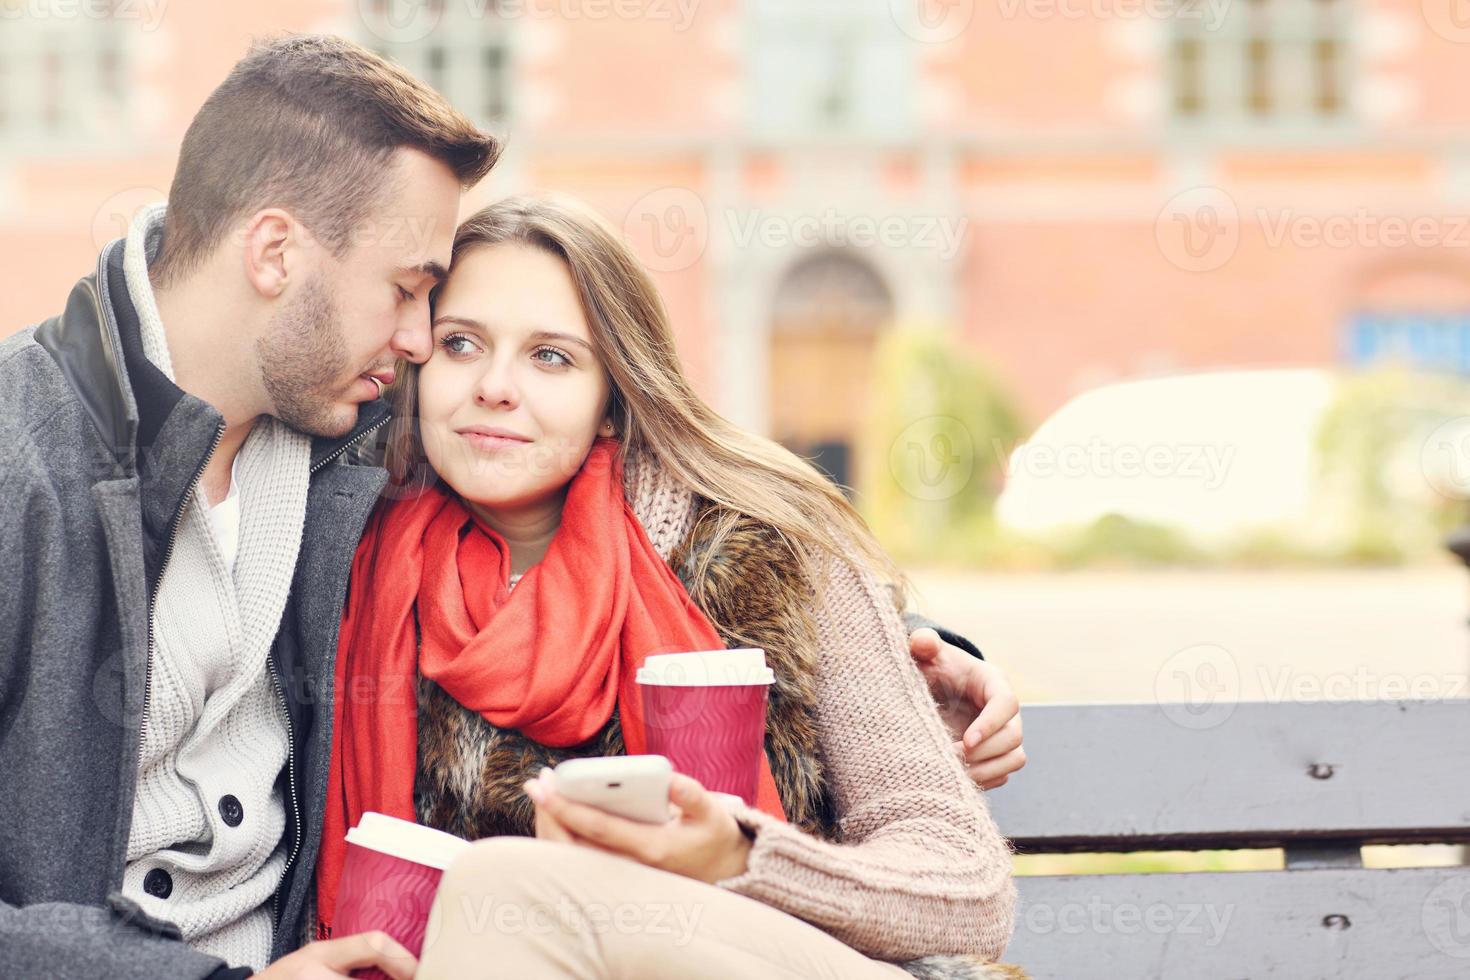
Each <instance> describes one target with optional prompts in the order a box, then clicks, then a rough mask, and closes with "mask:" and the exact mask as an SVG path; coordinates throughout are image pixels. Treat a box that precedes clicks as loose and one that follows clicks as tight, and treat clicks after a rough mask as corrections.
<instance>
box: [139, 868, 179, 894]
mask: <svg viewBox="0 0 1470 980" xmlns="http://www.w3.org/2000/svg"><path fill="white" fill-rule="evenodd" d="M143 890H144V891H145V892H147V893H148V894H150V895H152V896H153V897H154V898H168V897H169V896H170V895H172V894H173V891H174V880H173V878H171V877H169V873H168V872H167V871H165V870H163V869H162V868H154V869H153V870H152V871H150V872H148V874H146V875H144V877H143Z"/></svg>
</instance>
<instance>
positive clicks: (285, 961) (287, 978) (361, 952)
mask: <svg viewBox="0 0 1470 980" xmlns="http://www.w3.org/2000/svg"><path fill="white" fill-rule="evenodd" d="M369 966H375V967H377V968H378V969H380V970H382V971H383V972H384V973H386V974H388V976H390V977H392V978H393V980H413V975H414V974H415V973H417V972H418V968H419V961H418V960H417V959H415V958H414V955H413V954H412V953H410V952H409V951H408V950H406V949H404V948H403V947H402V946H401V945H399V944H398V943H397V942H396V941H395V940H394V939H393V937H392V936H390V935H388V934H387V933H386V932H360V933H358V934H357V935H355V936H341V937H339V938H337V939H323V940H320V941H319V942H314V943H309V944H307V945H305V946H303V947H301V948H300V949H298V950H297V951H296V952H294V953H292V954H290V955H289V956H282V957H281V958H280V959H278V960H276V961H275V962H274V963H272V964H271V965H270V966H268V967H266V968H265V969H264V970H263V971H261V972H260V973H257V974H256V975H255V976H256V977H258V978H259V980H348V975H349V974H350V973H351V972H352V971H353V970H357V969H361V968H363V967H369Z"/></svg>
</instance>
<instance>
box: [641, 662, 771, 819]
mask: <svg viewBox="0 0 1470 980" xmlns="http://www.w3.org/2000/svg"><path fill="white" fill-rule="evenodd" d="M774 680H775V676H774V675H773V674H772V673H771V669H770V668H769V667H767V666H766V659H765V651H763V650H756V649H743V650H708V651H697V652H694V653H671V654H661V655H658V656H653V657H648V658H647V659H646V660H644V662H643V666H642V667H641V668H639V670H638V684H639V687H640V689H641V690H642V692H643V721H644V727H645V729H646V731H647V734H648V751H649V752H650V753H652V754H655V755H662V756H665V757H667V758H668V760H669V762H671V763H672V764H673V766H674V769H675V770H676V771H678V772H682V773H684V774H685V775H688V776H692V777H694V778H695V779H697V780H699V782H700V784H701V785H703V786H704V788H705V789H707V790H711V791H712V792H716V793H729V794H731V795H733V796H738V797H740V799H742V800H744V801H745V802H746V803H747V804H750V805H754V803H755V796H756V788H757V786H758V785H759V783H760V771H761V757H762V755H763V753H764V751H765V739H766V704H767V700H768V695H769V691H770V686H771V684H772V683H773V682H774Z"/></svg>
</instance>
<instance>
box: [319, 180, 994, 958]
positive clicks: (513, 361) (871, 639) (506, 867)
mask: <svg viewBox="0 0 1470 980" xmlns="http://www.w3.org/2000/svg"><path fill="white" fill-rule="evenodd" d="M433 337H434V353H433V355H432V356H431V357H430V358H429V360H428V362H427V363H425V364H424V365H423V366H422V368H420V369H419V370H418V371H417V373H416V377H415V375H414V373H409V374H407V375H406V376H405V378H404V381H403V383H402V385H401V387H400V390H399V391H398V392H397V397H398V398H399V399H400V404H399V406H398V407H399V409H400V411H399V413H398V415H399V418H400V419H402V420H404V421H403V422H402V423H401V429H400V431H399V432H397V433H395V434H394V436H393V437H392V438H391V439H390V460H389V463H390V471H391V472H392V473H393V475H394V477H395V480H396V485H398V486H399V487H400V488H401V489H402V490H403V492H402V493H401V494H400V495H398V497H397V499H395V500H393V501H390V502H388V503H386V504H385V505H384V506H382V507H380V509H379V511H378V513H377V514H375V516H374V518H373V520H372V522H371V523H370V524H369V527H368V530H367V532H366V534H365V536H364V539H363V542H362V544H361V546H360V547H359V549H358V552H357V556H356V559H355V560H354V563H353V571H352V585H351V590H350V595H349V598H348V606H347V610H346V614H345V618H344V623H343V628H342V634H341V644H340V648H339V657H338V682H339V690H340V691H342V692H344V696H342V697H340V698H339V699H338V704H337V719H336V729H335V731H336V733H337V742H336V745H335V747H334V756H333V763H332V779H331V786H330V789H329V798H328V811H327V822H326V826H325V827H324V829H323V840H324V844H323V853H322V860H321V865H320V869H319V896H318V898H319V908H318V913H319V920H320V924H321V928H322V931H328V930H329V928H330V923H331V918H332V915H333V913H334V909H335V886H336V882H337V879H338V876H339V875H340V870H341V860H342V850H343V847H342V845H341V843H340V841H341V836H342V834H343V832H344V831H345V829H346V828H347V827H348V826H351V825H352V824H354V823H355V822H356V820H357V818H358V817H359V815H360V814H361V813H362V812H363V811H364V810H378V811H381V812H386V813H390V814H393V815H395V816H400V817H404V818H406V819H415V818H417V819H420V820H421V821H422V822H424V823H427V824H429V825H431V826H436V827H439V828H441V829H444V830H448V831H451V832H453V833H457V834H460V835H461V836H464V837H467V838H485V837H489V838H491V839H489V840H483V841H480V842H479V843H477V844H475V845H474V846H473V847H472V848H471V849H470V851H469V852H468V853H467V854H466V856H465V858H463V859H462V860H461V861H460V862H458V863H457V864H456V865H454V866H452V867H451V868H450V869H449V871H448V872H447V873H446V875H445V878H444V882H443V884H442V886H441V889H440V892H439V896H438V899H437V901H436V905H435V912H434V915H433V917H432V919H431V922H430V928H429V937H428V940H427V941H426V943H425V949H424V954H423V959H422V963H421V968H420V973H419V976H421V977H436V976H453V977H471V976H510V977H539V976H563V975H564V976H608V975H616V976H636V977H649V978H651V977H658V976H670V977H675V976H677V977H685V976H691V975H719V976H760V977H766V976H770V975H771V974H772V973H773V972H776V973H780V972H781V971H782V970H784V971H786V972H787V973H788V974H791V975H803V976H807V975H822V974H826V975H832V976H842V977H868V976H872V977H882V976H903V975H905V970H904V969H903V968H901V967H900V966H899V965H897V964H906V965H907V967H908V970H909V972H912V973H917V974H920V975H923V976H931V977H934V976H945V977H947V976H955V977H975V976H1003V975H1004V976H1013V975H1017V974H1013V973H1010V972H1007V971H1008V968H1004V967H1000V968H997V967H991V966H987V965H986V964H987V963H988V961H990V960H993V959H994V958H995V957H996V956H998V955H999V954H1000V953H1001V951H1002V950H1003V949H1004V947H1005V943H1006V940H1007V938H1008V936H1009V934H1010V931H1011V926H1012V920H1013V914H1014V901H1015V899H1014V886H1013V885H1012V883H1011V880H1010V853H1009V849H1008V847H1007V844H1006V842H1005V840H1004V839H1003V838H1002V837H1001V836H1000V834H999V833H998V832H997V830H996V827H995V824H994V822H993V821H992V820H991V819H990V816H989V813H988V811H987V809H986V806H985V803H984V800H983V798H982V797H981V795H980V794H979V793H978V792H976V791H975V788H974V786H973V785H972V784H971V783H970V781H969V778H968V777H967V775H966V772H965V770H964V768H963V767H962V765H961V762H960V760H959V759H958V758H956V757H955V755H954V753H953V749H952V746H951V737H950V735H949V733H948V732H947V731H946V730H945V728H944V725H943V723H942V722H941V720H940V718H939V716H938V714H937V712H936V710H935V707H934V703H933V701H932V700H931V698H930V696H929V694H928V691H927V690H926V688H925V685H924V682H923V680H922V678H921V676H920V674H919V672H918V670H917V669H916V668H915V667H914V665H913V663H912V662H911V661H910V659H909V656H908V653H907V647H906V644H905V642H904V638H903V632H902V629H901V627H900V624H899V610H898V609H897V607H896V605H895V601H894V597H895V595H897V594H899V591H900V590H899V589H898V588H897V583H899V582H900V581H901V579H900V576H899V575H898V573H897V571H896V569H894V568H893V567H892V565H891V563H890V562H889V560H888V559H887V557H886V556H885V555H884V554H883V553H882V551H881V550H880V549H879V547H878V546H877V544H876V543H875V541H874V540H873V538H872V536H871V535H870V534H869V532H868V531H867V529H866V527H865V526H864V525H863V522H862V520H861V519H860V518H859V517H858V515H857V514H856V512H855V511H854V510H853V509H852V507H851V506H850V505H849V504H848V502H847V501H846V500H845V498H844V497H843V496H842V494H841V493H840V491H838V490H837V489H836V488H835V487H834V486H833V485H832V484H831V483H830V482H829V481H827V480H826V479H825V478H824V477H822V476H821V475H820V474H818V473H817V472H816V471H815V470H814V469H812V468H811V467H810V466H808V465H807V464H805V463H804V462H802V461H801V460H799V459H798V458H796V457H795V456H793V455H792V454H790V453H788V452H787V451H786V450H784V449H782V448H780V447H779V446H776V445H775V444H773V443H771V442H769V441H767V440H764V439H761V438H758V437H755V436H752V435H750V434H748V433H744V432H742V431H740V430H738V429H736V428H735V427H733V426H731V425H730V424H729V423H728V422H726V421H724V420H723V419H721V418H720V417H719V416H717V415H716V414H715V413H714V412H713V411H712V410H710V409H709V408H708V407H707V406H706V405H704V404H703V403H702V402H701V401H700V400H699V398H698V397H697V396H696V395H695V393H694V391H693V389H692V388H691V386H690V385H689V383H688V382H687V380H686V379H685V377H684V375H683V372H682V369H681V367H680V364H679V361H678V358H677V355H676V353H675V351H674V345H673V341H672V334H671V331H670V329H669V325H668V321H667V318H666V315H665V313H664V311H663V308H662V305H661V303H660V301H659V299H658V296H657V293H656V291H655V290H654V288H653V285H652V283H651V281H650V280H649V279H648V277H647V275H646V273H645V272H644V271H643V270H642V268H641V267H640V266H639V264H638V262H637V261H636V259H635V258H634V257H633V256H632V255H631V253H630V252H629V251H628V250H627V249H626V247H625V246H624V245H623V244H622V243H621V241H620V240H619V239H618V238H617V236H616V235H615V234H614V233H613V232H611V231H610V230H609V229H608V228H607V227H606V225H605V224H604V223H603V222H601V221H600V220H599V219H597V218H596V217H594V216H593V215H591V214H590V213H588V212H585V211H584V210H582V209H581V208H579V207H576V206H573V205H571V204H569V203H565V202H561V201H557V200H550V199H514V200H510V201H504V202H501V203H499V204H496V205H494V206H492V207H490V208H487V209H486V210H484V211H482V212H480V213H479V214H477V215H475V216H474V217H472V218H471V219H469V220H468V221H467V222H466V223H465V224H464V225H463V226H462V227H461V228H460V230H459V233H458V235H457V236H456V240H455V245H454V260H453V266H452V269H451V275H450V278H449V281H448V283H447V284H446V285H445V286H444V287H443V289H442V291H441V292H440V294H439V295H438V296H437V297H436V300H435V307H434V323H433ZM713 645H721V646H723V645H742V646H758V647H761V648H762V649H764V650H765V651H766V657H767V662H768V663H769V664H770V665H771V666H772V668H773V669H774V672H775V675H776V678H777V682H776V685H775V686H774V688H773V689H772V692H771V699H770V713H769V719H768V725H767V739H766V758H765V760H764V762H763V768H762V791H761V793H760V795H759V798H758V799H757V801H756V803H757V806H754V807H736V808H733V809H727V808H725V807H723V806H721V805H717V804H716V803H715V802H714V798H713V797H711V796H709V795H708V794H707V793H706V792H705V791H704V790H703V788H702V787H700V786H699V785H698V783H697V782H695V781H694V780H692V779H689V778H687V777H683V776H680V777H676V779H675V783H674V787H673V790H672V793H671V796H672V800H673V803H674V804H675V805H676V807H677V811H676V812H677V816H676V818H675V819H673V820H671V821H670V822H669V823H668V824H666V825H662V826H650V825H643V824H634V823H631V822H628V821H623V820H620V819H618V818H615V817H611V816H609V815H607V814H603V813H601V812H599V811H596V810H593V809H591V808H589V807H584V806H580V805H577V804H574V803H572V802H570V801H568V800H566V799H564V798H562V797H560V796H558V795H557V794H556V793H555V792H554V791H553V790H552V789H551V787H550V785H549V784H548V783H547V782H546V781H545V780H544V779H542V778H540V774H541V773H543V772H544V767H545V766H547V765H550V764H552V763H553V762H555V761H557V760H559V759H562V758H566V757H569V756H574V755H612V754H618V753H623V752H629V753H638V752H642V751H646V748H645V746H646V740H645V735H644V730H643V721H642V717H641V712H640V710H639V704H638V698H637V691H636V687H635V686H634V684H633V680H632V678H633V674H634V672H635V671H636V669H637V667H638V665H639V664H640V663H641V662H642V660H643V658H644V657H646V656H648V655H649V654H651V653H658V652H668V651H672V650H692V649H709V648H710V647H711V646H713ZM415 682H417V684H418V687H417V698H416V700H415V699H414V698H412V697H396V696H395V695H394V691H396V690H400V689H402V687H403V686H404V685H412V684H414V683H415ZM364 684H366V688H365V687H364ZM364 690H366V691H367V696H364V693H363V692H364ZM533 834H534V836H535V838H536V840H528V839H526V838H528V837H530V836H531V835H533ZM628 858H631V859H632V860H628ZM487 903H488V904H487ZM613 904H616V905H617V908H618V909H619V910H621V911H622V912H623V913H626V914H625V915H623V916H622V918H623V920H624V923H625V924H627V923H629V922H632V920H633V919H638V920H639V921H638V922H637V923H634V924H632V925H631V926H629V927H628V928H617V927H616V925H615V923H614V922H613V920H614V919H616V918H617V915H615V914H613V913H612V912H611V911H609V913H608V916H607V917H606V918H607V921H603V917H601V916H600V915H599V914H598V913H597V912H596V910H598V909H609V908H610V906H611V905H613ZM537 910H540V911H541V912H543V913H546V914H545V915H543V916H542V917H541V918H540V919H536V916H535V915H534V914H533V913H534V912H536V911H537ZM548 910H560V911H559V912H556V913H555V914H554V915H553V914H552V913H551V912H550V911H548ZM660 910H661V912H660ZM512 913H514V914H512ZM528 915H530V916H531V918H532V919H536V922H534V923H533V922H531V921H530V920H528V919H526V916H528ZM517 916H519V917H520V918H519V921H520V922H521V927H519V928H515V927H512V926H510V925H508V924H507V922H508V920H509V919H510V918H516V917H517ZM655 918H657V919H658V921H657V922H655V921H654V919H655ZM553 920H554V921H553ZM538 924H539V925H542V926H545V928H539V927H538ZM599 924H601V925H602V926H605V927H606V928H599Z"/></svg>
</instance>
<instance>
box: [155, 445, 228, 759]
mask: <svg viewBox="0 0 1470 980" xmlns="http://www.w3.org/2000/svg"><path fill="white" fill-rule="evenodd" d="M224 437H225V424H224V423H223V422H221V423H219V425H218V426H216V427H215V430H214V442H212V443H210V445H209V452H207V453H205V454H204V459H203V460H202V461H201V462H200V463H199V466H198V467H197V468H196V469H195V470H194V476H193V477H192V478H190V480H189V489H188V490H186V491H185V492H184V501H183V503H181V504H180V505H179V507H178V509H177V510H175V511H174V520H173V525H172V526H171V527H170V528H169V532H168V543H167V544H165V545H164V546H163V562H162V564H160V565H159V566H158V581H157V583H155V584H154V586H153V592H152V594H150V595H149V596H148V657H147V660H145V661H144V664H143V715H142V717H141V718H140V719H139V720H138V759H139V760H140V761H141V760H142V758H143V735H144V733H145V732H146V731H147V730H148V699H149V695H150V694H151V693H152V691H151V688H152V687H153V645H154V643H155V642H156V639H155V637H154V633H153V613H154V610H155V609H156V608H157V606H158V593H159V591H160V590H161V589H162V588H163V573H164V572H165V571H166V570H167V569H168V560H169V558H171V557H172V556H173V553H174V542H175V541H177V540H178V537H179V527H180V525H182V524H183V523H184V511H185V509H187V508H188V506H189V498H190V497H191V496H192V495H193V493H194V489H195V487H197V486H198V485H199V477H200V476H201V475H202V474H203V473H204V470H205V468H206V467H208V466H209V461H210V460H212V459H214V454H215V452H216V451H217V450H218V449H219V444H220V442H222V441H223V440H224Z"/></svg>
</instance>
